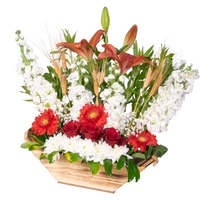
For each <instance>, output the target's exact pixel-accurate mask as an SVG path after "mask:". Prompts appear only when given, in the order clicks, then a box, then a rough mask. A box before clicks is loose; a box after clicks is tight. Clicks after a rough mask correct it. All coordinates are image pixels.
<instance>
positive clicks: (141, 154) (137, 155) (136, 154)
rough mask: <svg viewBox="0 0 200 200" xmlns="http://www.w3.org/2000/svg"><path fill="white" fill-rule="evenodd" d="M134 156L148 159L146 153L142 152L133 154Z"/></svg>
mask: <svg viewBox="0 0 200 200" xmlns="http://www.w3.org/2000/svg"><path fill="white" fill-rule="evenodd" d="M131 156H132V157H133V158H141V159H146V156H145V154H144V153H141V152H136V153H134V154H133V155H131Z"/></svg>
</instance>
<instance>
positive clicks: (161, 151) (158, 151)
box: [153, 145, 168, 157]
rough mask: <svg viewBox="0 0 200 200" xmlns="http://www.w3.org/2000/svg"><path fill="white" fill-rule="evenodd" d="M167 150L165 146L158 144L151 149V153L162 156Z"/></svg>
mask: <svg viewBox="0 0 200 200" xmlns="http://www.w3.org/2000/svg"><path fill="white" fill-rule="evenodd" d="M167 151H168V149H167V147H165V146H163V145H158V146H156V147H155V148H154V150H153V155H155V156H157V157H162V156H163V155H164V154H165V153H166V152H167Z"/></svg>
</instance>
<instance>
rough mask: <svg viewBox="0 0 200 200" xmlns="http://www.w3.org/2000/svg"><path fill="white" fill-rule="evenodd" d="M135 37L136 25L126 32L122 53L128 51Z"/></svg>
mask: <svg viewBox="0 0 200 200" xmlns="http://www.w3.org/2000/svg"><path fill="white" fill-rule="evenodd" d="M136 35H137V25H135V24H134V25H133V26H132V27H131V29H130V30H129V31H128V32H127V34H126V36H125V38H124V44H123V46H126V47H125V48H124V52H126V51H128V50H129V49H130V47H131V46H132V45H133V43H134V42H135V38H136Z"/></svg>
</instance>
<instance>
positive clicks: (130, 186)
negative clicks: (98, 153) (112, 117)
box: [0, 0, 200, 200]
mask: <svg viewBox="0 0 200 200" xmlns="http://www.w3.org/2000/svg"><path fill="white" fill-rule="evenodd" d="M0 4H1V5H0V8H1V12H0V25H1V29H0V57H1V64H0V76H1V77H0V93H1V97H0V103H1V104H0V105H1V113H0V114H1V129H0V130H1V131H0V132H1V139H0V153H1V156H0V184H1V187H0V199H2V200H12V199H20V200H25V199H31V200H32V199H38V200H42V199H48V200H54V199H63V200H64V199H70V198H73V199H140V200H146V199H152V200H158V199H162V200H167V199H191V200H199V199H200V194H199V186H200V167H199V149H200V148H199V141H200V131H199V122H200V118H199V112H200V106H199V102H200V97H199V89H200V80H197V81H196V82H195V85H194V89H193V92H192V93H191V94H190V95H189V96H187V97H186V100H185V102H184V104H183V108H182V109H181V110H180V111H179V112H178V113H177V115H176V116H175V117H174V118H173V120H172V121H171V123H170V125H169V128H168V131H167V132H165V133H162V134H159V135H158V139H159V142H160V143H161V144H163V145H165V146H167V147H168V148H169V151H168V152H167V154H166V155H164V156H163V158H161V159H160V162H159V164H158V165H156V166H155V167H153V166H152V167H149V168H148V169H146V170H145V171H143V172H142V173H141V179H140V181H139V182H138V183H135V182H134V181H133V182H131V183H127V184H125V185H123V186H122V187H121V188H120V189H118V190H117V191H116V193H115V194H109V193H104V192H97V191H93V190H88V189H83V188H77V187H72V186H67V185H61V184H57V182H56V181H55V180H54V179H53V178H52V177H51V175H50V174H49V172H48V171H47V170H46V169H45V168H44V167H43V166H42V165H41V164H40V162H39V161H37V160H36V159H34V157H33V156H32V154H31V153H30V152H28V151H27V150H24V149H21V148H20V145H21V143H22V142H23V136H24V132H25V131H26V130H27V129H28V128H29V127H30V124H31V123H32V121H33V120H34V118H35V115H36V114H38V113H37V112H36V111H35V110H34V108H33V105H32V104H31V103H26V102H24V101H23V100H24V99H26V98H27V96H24V95H23V94H21V93H20V92H19V91H20V90H21V85H22V80H21V77H19V75H18V74H17V72H16V65H17V62H18V57H19V55H20V54H19V49H18V46H17V45H16V44H15V31H16V30H17V29H21V30H22V32H23V34H24V35H25V36H27V37H28V38H30V39H31V40H34V41H37V44H39V40H40V39H41V38H44V37H46V35H45V34H44V33H45V30H46V29H45V23H46V24H47V25H48V27H49V30H50V29H51V28H52V29H53V30H54V31H55V32H56V31H57V28H58V27H59V26H60V27H61V28H66V29H67V30H70V32H71V33H75V32H77V41H80V39H82V38H85V39H88V40H89V39H90V37H91V36H92V35H93V34H94V33H95V32H96V31H97V30H98V29H101V24H100V16H101V11H102V8H103V7H104V6H107V7H108V9H109V12H110V18H111V25H110V30H109V42H110V43H112V44H113V45H114V46H116V47H121V45H122V43H123V39H124V36H125V34H126V32H127V31H128V30H129V28H130V27H131V26H132V25H133V24H137V25H138V35H137V40H138V43H139V45H140V46H144V47H145V48H148V47H150V46H151V45H153V44H154V45H155V48H159V45H160V44H161V43H166V44H167V45H169V46H170V47H172V50H173V51H174V52H175V53H177V54H178V55H179V56H181V58H182V59H185V60H187V62H188V64H190V63H193V66H194V68H198V69H200V59H199V58H200V50H199V46H200V39H199V37H200V30H199V19H200V12H199V6H198V0H196V1H195V0H188V1H186V0H180V1H179V0H168V1H163V0H157V1H156V0H151V1H149V0H146V1H145V0H143V1H142V0H140V1H136V0H132V1H128V0H123V1H114V0H113V1H111V0H101V1H95V0H90V1H89V0H84V1H82V0H79V1H78V0H73V1H72V0H71V1H68V0H56V1H51V0H49V1H42V0H40V1H39V0H35V1H28V0H24V1H23V0H12V1H11V0H7V1H2V2H1V3H0ZM30 44H31V43H30ZM31 45H32V44H31ZM32 47H33V48H34V52H35V53H36V54H37V55H39V56H40V59H39V62H40V65H41V66H43V65H44V67H45V66H46V63H47V64H48V60H46V58H45V57H44V55H43V54H42V53H41V52H40V51H39V50H38V49H37V47H36V46H34V45H32Z"/></svg>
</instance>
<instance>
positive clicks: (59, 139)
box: [43, 133, 129, 164]
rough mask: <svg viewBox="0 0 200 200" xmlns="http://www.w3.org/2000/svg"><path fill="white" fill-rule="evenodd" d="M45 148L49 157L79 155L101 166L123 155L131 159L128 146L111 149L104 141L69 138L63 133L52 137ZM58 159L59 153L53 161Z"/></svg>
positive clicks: (77, 137)
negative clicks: (69, 154)
mask: <svg viewBox="0 0 200 200" xmlns="http://www.w3.org/2000/svg"><path fill="white" fill-rule="evenodd" d="M44 146H45V147H46V148H45V149H44V151H43V153H46V154H47V155H49V154H50V153H52V152H54V151H58V152H59V151H62V152H63V153H67V152H71V153H78V154H79V156H80V157H82V158H83V159H85V160H86V161H94V162H100V163H101V164H103V161H104V160H105V159H110V160H112V163H115V162H116V161H118V159H119V158H120V156H121V155H125V156H127V157H129V156H128V155H127V152H128V150H129V149H128V148H127V147H126V146H118V145H115V146H114V147H111V146H110V145H108V144H107V143H106V142H103V141H99V142H98V143H97V142H92V140H89V139H82V138H81V137H80V136H76V137H71V138H68V137H67V136H66V135H63V134H62V133H59V134H57V135H54V136H53V137H50V138H49V139H48V140H46V142H45V144H44ZM56 159H59V153H57V154H56V155H55V156H54V157H53V161H55V160H56Z"/></svg>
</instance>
